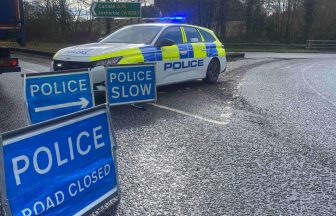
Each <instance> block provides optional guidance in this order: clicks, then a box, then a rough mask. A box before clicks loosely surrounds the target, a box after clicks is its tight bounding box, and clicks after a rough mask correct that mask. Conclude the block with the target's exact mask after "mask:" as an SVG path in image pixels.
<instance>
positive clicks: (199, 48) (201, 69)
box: [183, 26, 208, 79]
mask: <svg viewBox="0 0 336 216" xmlns="http://www.w3.org/2000/svg"><path fill="white" fill-rule="evenodd" d="M183 29H184V33H185V37H186V40H187V42H188V43H187V44H188V45H189V49H192V50H190V51H189V52H190V53H191V54H192V58H191V63H190V65H191V68H192V71H191V74H190V76H191V77H193V78H195V79H196V78H204V77H205V75H204V74H205V72H206V70H207V66H208V59H207V47H206V44H205V43H203V39H202V36H201V34H200V33H199V31H198V30H197V29H196V28H194V27H191V26H184V27H183Z"/></svg>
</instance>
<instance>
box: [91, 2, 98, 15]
mask: <svg viewBox="0 0 336 216" xmlns="http://www.w3.org/2000/svg"><path fill="white" fill-rule="evenodd" d="M96 7H97V2H93V4H92V5H91V7H90V11H91V13H92V14H93V16H97V14H96V11H95V8H96Z"/></svg>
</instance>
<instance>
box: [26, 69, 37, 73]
mask: <svg viewBox="0 0 336 216" xmlns="http://www.w3.org/2000/svg"><path fill="white" fill-rule="evenodd" d="M23 70H25V71H28V72H32V73H38V72H37V71H34V70H30V69H27V68H23Z"/></svg>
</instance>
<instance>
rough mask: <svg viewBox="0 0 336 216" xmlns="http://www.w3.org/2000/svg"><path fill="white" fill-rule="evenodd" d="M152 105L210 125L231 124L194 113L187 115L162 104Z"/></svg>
mask: <svg viewBox="0 0 336 216" xmlns="http://www.w3.org/2000/svg"><path fill="white" fill-rule="evenodd" d="M151 105H152V106H154V107H158V108H161V109H165V110H169V111H171V112H175V113H178V114H181V115H185V116H189V117H192V118H195V119H199V120H202V121H205V122H209V123H212V124H217V125H227V124H229V121H217V120H213V119H209V118H206V117H203V116H199V115H195V114H192V113H187V112H185V111H182V110H178V109H175V108H171V107H167V106H163V105H160V104H154V103H151Z"/></svg>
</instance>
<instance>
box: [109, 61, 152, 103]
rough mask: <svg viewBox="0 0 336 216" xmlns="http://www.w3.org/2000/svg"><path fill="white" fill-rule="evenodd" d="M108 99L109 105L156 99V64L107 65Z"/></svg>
mask: <svg viewBox="0 0 336 216" xmlns="http://www.w3.org/2000/svg"><path fill="white" fill-rule="evenodd" d="M106 80H107V84H106V101H107V102H108V104H109V105H111V106H115V105H123V104H135V103H144V102H153V101H156V78H155V65H154V64H133V65H117V66H107V67H106Z"/></svg>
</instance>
